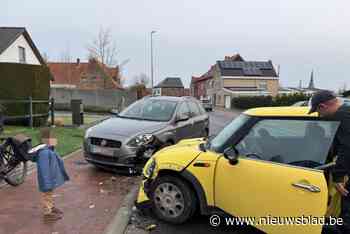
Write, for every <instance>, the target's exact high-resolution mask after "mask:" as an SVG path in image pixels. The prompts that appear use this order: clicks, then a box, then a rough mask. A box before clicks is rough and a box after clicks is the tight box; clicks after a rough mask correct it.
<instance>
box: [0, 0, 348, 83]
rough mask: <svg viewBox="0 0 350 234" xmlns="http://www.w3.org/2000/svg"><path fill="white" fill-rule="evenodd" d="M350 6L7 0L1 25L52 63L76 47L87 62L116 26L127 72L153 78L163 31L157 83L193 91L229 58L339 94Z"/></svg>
mask: <svg viewBox="0 0 350 234" xmlns="http://www.w3.org/2000/svg"><path fill="white" fill-rule="evenodd" d="M349 7H350V3H349V1H346V0H343V1H341V0H332V1H329V0H307V1H306V0H289V1H288V0H275V1H273V0H265V1H262V0H221V1H208V0H186V1H185V0H173V1H168V0H148V1H146V0H126V1H118V0H100V1H97V0H84V1H83V0H60V1H47V0H45V1H44V0H31V1H28V0H21V1H20V0H2V1H1V14H0V25H1V26H25V27H26V28H27V30H28V31H29V33H30V34H31V36H32V38H33V40H34V42H35V43H36V45H37V47H38V48H39V50H40V51H41V53H44V52H45V53H47V54H48V55H49V58H50V60H56V61H57V60H59V59H60V56H61V53H62V51H64V50H65V48H67V47H69V48H70V51H71V55H72V57H73V58H77V57H79V58H81V59H83V60H84V59H86V57H87V51H86V45H87V44H88V43H89V42H90V41H91V40H92V38H93V37H94V36H95V35H96V34H97V32H98V30H99V28H100V26H104V27H106V28H108V27H110V28H111V30H112V32H113V36H114V38H115V40H116V42H117V44H118V50H119V54H118V60H119V61H120V62H121V61H123V60H125V59H130V62H129V63H128V64H127V65H126V66H125V71H124V75H125V76H126V77H133V76H134V75H137V74H139V73H146V74H148V75H149V74H150V31H151V30H156V31H157V34H155V35H154V44H155V78H156V82H155V83H158V82H159V81H160V80H162V79H163V78H165V77H167V76H180V77H181V78H182V79H183V81H184V83H185V85H186V86H188V85H189V82H190V78H191V76H192V75H201V74H202V73H204V72H206V71H207V70H208V68H209V66H210V65H211V64H214V63H215V62H216V60H219V59H222V58H223V57H224V56H225V55H232V54H234V53H235V52H238V53H240V54H241V55H242V56H243V58H245V59H246V60H269V59H271V60H272V62H273V63H274V64H275V65H276V66H277V65H280V67H281V73H280V81H281V84H282V85H283V86H297V85H298V83H299V80H302V81H303V84H305V85H306V83H307V82H308V80H309V77H310V73H311V70H312V69H314V73H315V83H316V86H318V87H320V88H332V89H334V90H336V89H338V88H340V87H343V86H344V84H345V83H347V85H348V88H349V87H350V82H349V79H348V76H349V74H348V68H349V65H350V64H349V63H350V46H349V43H350V30H349V27H350V25H349V24H350V14H349Z"/></svg>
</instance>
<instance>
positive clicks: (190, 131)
mask: <svg viewBox="0 0 350 234" xmlns="http://www.w3.org/2000/svg"><path fill="white" fill-rule="evenodd" d="M176 115H177V118H180V117H183V116H187V117H188V119H187V120H181V121H178V122H176V141H179V140H182V139H188V138H192V136H193V135H194V133H195V131H194V127H193V119H192V118H191V111H190V108H189V106H188V104H187V102H183V103H181V105H180V106H179V108H178V110H177V113H176Z"/></svg>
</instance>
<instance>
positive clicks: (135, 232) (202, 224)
mask: <svg viewBox="0 0 350 234" xmlns="http://www.w3.org/2000/svg"><path fill="white" fill-rule="evenodd" d="M238 114H239V112H225V111H215V112H210V113H209V115H210V133H209V135H216V134H218V133H219V132H220V130H222V129H223V128H224V127H225V126H226V125H227V124H229V123H230V122H231V121H232V120H233V119H234V118H235V117H236V116H237V115H238ZM209 218H210V217H208V216H200V215H197V216H195V217H194V218H192V219H191V221H190V222H187V223H185V224H182V225H170V224H167V223H164V222H161V221H159V220H157V219H155V218H154V217H149V216H143V215H141V214H139V213H138V212H137V211H134V212H133V215H132V218H131V224H130V225H129V226H128V228H127V231H126V234H144V233H149V232H147V231H145V230H144V229H146V228H147V227H150V225H153V224H155V225H156V227H155V228H154V229H153V230H151V231H150V233H151V234H195V233H201V234H213V233H219V234H220V233H236V234H238V233H239V234H253V233H254V234H257V233H261V232H258V231H256V230H255V229H253V228H251V227H233V226H226V225H220V226H219V227H212V226H210V223H209Z"/></svg>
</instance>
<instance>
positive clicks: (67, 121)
mask: <svg viewBox="0 0 350 234" xmlns="http://www.w3.org/2000/svg"><path fill="white" fill-rule="evenodd" d="M103 118H104V117H103V116H102V117H96V116H86V115H85V116H84V124H91V123H93V122H95V121H97V120H101V119H103ZM55 119H56V120H62V122H63V125H72V116H59V115H57V116H56V117H55Z"/></svg>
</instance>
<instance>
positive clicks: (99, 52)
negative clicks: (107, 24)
mask: <svg viewBox="0 0 350 234" xmlns="http://www.w3.org/2000/svg"><path fill="white" fill-rule="evenodd" d="M87 49H88V51H89V57H90V58H91V57H92V58H96V59H98V60H99V61H100V62H101V63H102V64H103V65H107V66H115V65H116V64H117V62H116V57H117V46H116V42H115V41H114V40H113V38H112V32H111V29H110V28H107V29H104V28H103V27H100V30H99V32H98V34H97V36H96V37H95V38H94V39H93V40H92V42H91V43H90V44H89V45H88V46H87Z"/></svg>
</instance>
